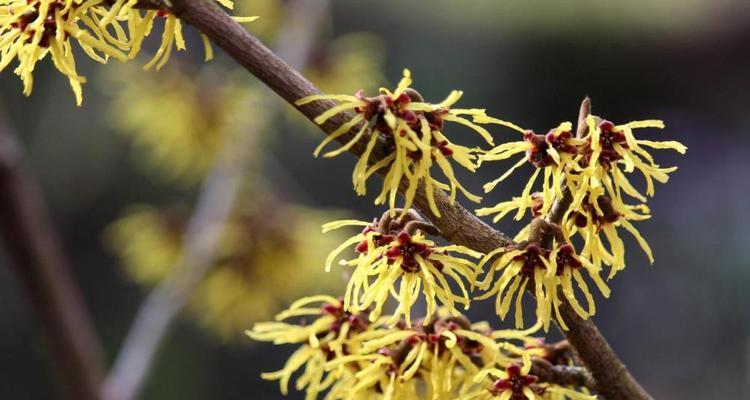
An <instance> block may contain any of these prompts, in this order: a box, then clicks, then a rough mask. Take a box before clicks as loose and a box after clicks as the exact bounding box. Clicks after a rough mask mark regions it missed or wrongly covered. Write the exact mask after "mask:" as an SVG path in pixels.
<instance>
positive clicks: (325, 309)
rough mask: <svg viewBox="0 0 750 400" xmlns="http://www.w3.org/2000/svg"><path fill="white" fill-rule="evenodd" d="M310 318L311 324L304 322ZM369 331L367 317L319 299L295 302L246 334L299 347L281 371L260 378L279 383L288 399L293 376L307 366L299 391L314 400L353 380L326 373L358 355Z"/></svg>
mask: <svg viewBox="0 0 750 400" xmlns="http://www.w3.org/2000/svg"><path fill="white" fill-rule="evenodd" d="M316 304H317V306H315V305H316ZM307 318H309V319H311V321H309V322H305V320H304V319H307ZM288 319H297V322H285V320H288ZM370 328H371V327H370V323H369V322H368V320H367V315H366V313H365V314H352V313H349V312H347V311H345V310H344V308H343V302H342V301H341V300H340V299H337V298H335V297H333V296H327V295H318V296H310V297H305V298H302V299H300V300H298V301H296V302H294V303H293V304H292V305H291V306H290V307H289V308H288V309H287V310H285V311H283V312H281V313H279V314H278V315H277V316H276V321H274V322H261V323H256V324H255V325H254V326H253V328H252V329H250V330H248V331H246V332H245V333H246V334H247V335H248V336H249V337H250V338H251V339H254V340H258V341H263V342H272V343H274V344H277V345H278V344H299V345H300V347H299V348H298V349H297V350H296V351H295V352H294V353H293V354H292V355H291V356H290V357H289V359H288V360H287V362H286V365H285V366H284V367H283V368H282V369H281V370H279V371H276V372H268V373H264V374H261V377H262V378H263V379H266V380H278V381H279V386H280V390H281V393H282V394H284V395H286V394H288V392H289V381H290V380H291V378H292V375H293V374H295V372H296V371H297V370H299V369H300V368H302V367H303V366H304V367H305V368H304V371H303V373H302V375H300V376H299V377H298V378H297V384H296V387H297V389H298V390H303V389H304V390H305V391H306V392H307V396H308V398H311V399H315V398H317V396H318V394H319V393H321V392H324V391H326V390H330V391H338V390H339V389H338V387H339V386H342V385H343V386H345V385H346V384H347V383H348V382H349V381H350V380H352V379H353V372H352V371H349V370H346V369H344V368H339V369H335V370H326V368H325V366H326V363H327V362H328V361H330V360H333V359H335V358H340V357H344V356H345V355H346V354H348V353H349V352H350V351H355V350H356V349H357V348H358V347H359V346H360V345H361V342H362V340H361V339H360V336H361V335H362V334H363V333H364V332H366V331H368V330H369V329H370ZM380 329H381V330H382V329H385V328H383V327H381V328H380Z"/></svg>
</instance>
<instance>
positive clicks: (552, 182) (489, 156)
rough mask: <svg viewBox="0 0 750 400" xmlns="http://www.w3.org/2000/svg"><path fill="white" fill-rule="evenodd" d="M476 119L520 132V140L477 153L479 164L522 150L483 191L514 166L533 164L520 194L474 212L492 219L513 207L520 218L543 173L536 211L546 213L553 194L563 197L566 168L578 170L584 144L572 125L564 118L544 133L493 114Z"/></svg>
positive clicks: (497, 159)
mask: <svg viewBox="0 0 750 400" xmlns="http://www.w3.org/2000/svg"><path fill="white" fill-rule="evenodd" d="M475 121H478V122H483V123H494V124H499V125H502V126H506V127H509V128H511V129H514V130H516V131H517V132H519V133H520V134H521V135H522V140H520V141H515V142H508V143H503V144H501V145H499V146H497V147H495V148H493V149H491V150H489V151H487V152H485V153H484V154H482V155H480V156H479V164H481V163H483V162H486V161H502V160H506V159H509V158H511V157H513V156H516V155H518V154H521V155H522V156H521V158H520V159H519V160H518V161H517V162H516V164H514V165H513V166H512V167H511V168H510V169H509V170H508V171H506V172H505V173H504V174H502V175H501V176H500V177H499V178H497V179H495V180H494V181H492V182H489V183H487V184H485V185H484V191H485V193H488V192H490V191H492V190H493V189H494V188H495V187H496V186H497V185H498V184H499V183H501V182H502V181H504V180H505V179H506V178H508V177H509V176H510V175H511V174H512V173H513V172H514V171H515V170H516V169H518V168H520V167H521V166H523V165H524V164H531V165H532V166H534V167H535V170H534V172H533V174H532V175H531V178H529V180H528V181H527V183H526V185H525V186H524V188H523V191H522V193H521V195H520V196H519V197H514V198H513V199H511V200H509V201H505V202H501V203H498V204H497V205H495V206H493V207H486V208H480V209H478V210H476V213H477V215H479V216H485V215H493V214H494V215H495V218H494V221H495V222H497V221H499V220H500V219H501V218H502V217H504V216H505V215H507V214H508V213H511V212H513V211H516V214H515V216H514V219H516V220H520V219H521V218H522V217H523V216H524V214H525V212H526V210H527V209H530V208H532V209H533V208H534V207H535V205H536V204H537V203H536V199H534V198H532V196H531V195H532V190H533V188H534V186H535V184H536V183H537V180H538V178H539V175H540V173H541V174H542V181H541V183H542V190H541V192H538V193H539V195H540V196H541V204H542V205H543V207H542V209H540V210H536V212H539V213H543V214H546V213H547V212H548V211H549V207H550V206H551V205H552V203H553V199H554V197H555V196H557V197H558V198H559V197H562V189H561V188H562V187H563V186H564V185H568V184H569V183H568V180H567V178H566V177H567V175H566V173H567V172H570V171H581V170H582V169H581V167H580V166H579V165H578V159H579V158H580V157H579V155H578V151H579V148H580V147H581V146H582V145H583V144H584V142H583V141H582V140H580V139H576V138H575V137H574V134H573V130H572V129H573V125H572V124H571V123H570V122H563V123H561V124H560V125H559V126H557V127H556V128H553V129H551V130H550V131H549V132H548V133H547V134H545V135H540V134H536V133H534V131H531V130H524V129H522V128H520V127H518V126H517V125H515V124H512V123H510V122H507V121H502V120H498V119H496V118H492V117H486V116H477V117H475Z"/></svg>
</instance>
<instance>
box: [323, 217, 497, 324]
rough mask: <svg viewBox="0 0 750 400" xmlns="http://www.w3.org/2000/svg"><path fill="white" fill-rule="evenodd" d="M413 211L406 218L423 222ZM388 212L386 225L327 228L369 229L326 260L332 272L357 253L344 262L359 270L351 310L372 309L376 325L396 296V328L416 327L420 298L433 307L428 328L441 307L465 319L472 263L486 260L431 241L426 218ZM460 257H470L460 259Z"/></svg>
mask: <svg viewBox="0 0 750 400" xmlns="http://www.w3.org/2000/svg"><path fill="white" fill-rule="evenodd" d="M414 214H415V213H414V212H412V213H411V214H409V213H407V214H406V216H407V217H410V218H418V217H416V216H415V215H414ZM388 215H389V212H386V214H385V215H384V217H383V218H381V220H380V221H375V222H372V223H370V222H364V221H356V220H344V221H335V222H332V223H329V224H326V225H324V226H323V231H324V232H327V231H330V230H333V229H337V228H340V227H343V226H352V225H354V226H357V225H358V226H364V229H363V231H362V232H361V233H359V234H357V235H355V236H353V237H351V238H350V239H349V240H347V241H346V242H344V243H342V244H341V245H340V246H339V247H338V248H336V249H334V250H333V251H332V252H331V253H330V255H329V256H328V259H327V260H326V270H327V271H330V269H331V267H332V264H333V263H334V261H335V260H336V259H337V258H338V257H340V256H341V254H342V253H343V252H344V251H346V250H347V249H351V248H354V249H355V251H356V253H357V256H356V257H354V258H350V259H344V260H341V261H340V262H339V264H340V265H342V266H348V267H353V268H354V269H353V271H352V275H351V277H350V278H349V283H348V285H347V290H346V295H345V296H344V305H345V308H346V309H347V310H349V311H351V312H354V313H357V312H360V311H361V310H364V309H371V313H370V320H371V321H375V320H376V319H377V318H378V317H379V316H380V315H381V313H382V311H383V307H384V305H385V303H386V301H387V300H388V299H389V298H391V297H393V298H394V299H395V300H397V301H398V306H397V308H396V310H395V311H394V313H393V315H392V317H391V318H390V319H389V320H388V324H389V325H391V326H392V325H395V324H396V323H397V322H398V321H399V318H400V317H402V316H403V317H404V319H405V321H406V324H407V325H408V326H411V308H412V306H413V305H414V304H415V303H416V301H417V300H418V298H419V297H420V296H419V294H420V292H421V293H422V296H423V297H424V299H425V301H426V303H427V308H426V315H425V316H424V320H423V323H425V324H426V323H429V322H430V320H431V318H432V316H433V315H434V314H435V313H436V310H437V308H438V305H442V306H443V307H445V308H446V309H448V310H450V312H452V313H453V314H454V315H459V314H460V312H459V310H458V307H459V306H463V308H464V309H467V308H468V307H469V303H470V296H469V291H468V288H467V286H469V285H472V284H473V283H474V281H473V279H474V270H475V269H476V268H477V265H476V264H475V263H474V262H473V261H471V260H470V259H471V258H480V257H481V256H482V255H481V254H480V253H477V252H475V251H473V250H470V249H468V248H466V247H463V246H456V245H450V246H438V245H437V244H436V243H435V242H433V241H432V240H429V239H427V237H426V233H427V232H434V231H435V230H436V228H434V227H433V226H431V225H429V224H427V223H425V222H423V221H421V220H420V219H411V220H408V219H407V218H400V219H395V220H393V219H391V218H389V217H388ZM458 255H461V256H464V257H466V258H464V257H459V256H458Z"/></svg>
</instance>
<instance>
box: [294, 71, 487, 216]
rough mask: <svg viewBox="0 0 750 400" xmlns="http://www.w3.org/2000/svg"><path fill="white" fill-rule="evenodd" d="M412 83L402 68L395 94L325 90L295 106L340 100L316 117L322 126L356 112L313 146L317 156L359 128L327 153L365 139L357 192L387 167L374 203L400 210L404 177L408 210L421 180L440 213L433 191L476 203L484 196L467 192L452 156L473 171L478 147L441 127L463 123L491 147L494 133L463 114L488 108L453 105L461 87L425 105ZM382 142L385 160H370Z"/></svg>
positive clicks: (355, 174) (355, 176) (356, 179)
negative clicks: (439, 174)
mask: <svg viewBox="0 0 750 400" xmlns="http://www.w3.org/2000/svg"><path fill="white" fill-rule="evenodd" d="M411 84H412V79H411V73H410V72H409V70H404V77H403V79H401V81H400V82H399V84H398V86H397V87H396V90H395V91H394V92H391V91H390V90H388V89H384V88H381V89H380V93H381V94H380V95H379V96H376V97H365V96H364V95H363V93H362V92H361V91H360V92H357V94H355V95H353V96H352V95H326V94H321V95H313V96H308V97H305V98H303V99H300V100H297V102H296V104H297V105H304V104H307V103H311V102H313V101H317V100H335V101H338V102H340V103H341V104H339V105H338V106H336V107H333V108H331V109H330V110H328V111H326V112H324V113H323V114H321V115H319V116H318V117H317V118H316V119H315V122H316V123H318V124H323V123H325V122H326V121H328V120H329V119H330V118H331V117H333V116H335V115H337V114H340V113H343V112H347V111H349V110H353V111H355V112H356V113H357V115H356V116H354V118H353V119H352V120H351V121H350V122H347V123H345V124H343V125H341V126H340V127H339V128H338V129H337V130H336V131H334V132H333V133H331V134H330V135H328V137H326V139H325V140H323V142H322V143H321V144H320V146H318V148H317V149H315V153H314V154H315V155H316V156H317V155H318V154H319V153H320V152H321V150H322V149H323V147H325V145H326V144H328V143H330V142H331V141H333V140H335V139H336V138H338V137H340V136H342V135H344V134H346V133H347V132H348V131H349V130H350V129H352V128H354V127H357V126H360V128H359V131H358V132H357V133H356V134H355V135H354V137H353V138H352V139H351V140H350V141H349V142H347V143H346V144H345V145H344V146H342V147H341V148H339V149H337V150H334V151H330V152H328V153H325V154H324V155H323V156H324V157H334V156H336V155H339V154H341V153H343V152H345V151H347V150H348V149H350V148H351V147H352V146H353V145H354V144H355V143H357V142H358V141H359V140H360V139H362V138H367V146H366V149H365V151H364V153H363V154H362V156H361V157H360V159H359V161H358V162H357V165H356V166H355V168H354V172H353V174H352V181H353V184H354V189H355V191H356V192H357V194H359V195H364V194H365V191H366V181H367V179H368V178H369V177H370V176H371V175H372V174H374V173H375V172H376V171H378V170H380V169H383V168H387V169H388V172H387V173H386V176H385V178H384V183H383V188H382V190H381V191H380V194H379V195H378V196H377V198H376V199H375V204H384V203H385V202H386V201H387V202H388V204H389V206H390V209H391V211H392V212H393V210H394V209H395V208H396V196H397V194H398V186H399V184H400V182H401V181H402V179H406V180H407V182H408V188H407V190H406V193H405V195H404V207H403V209H404V210H407V209H409V207H411V205H412V202H413V200H414V196H415V193H416V190H417V187H418V185H419V184H420V183H424V185H425V192H426V195H427V200H428V202H429V205H430V209H431V210H432V212H433V213H434V214H435V215H437V216H439V215H440V213H439V211H438V210H437V206H436V205H435V201H434V190H435V189H445V190H447V189H450V198H451V202H453V201H455V197H456V192H457V191H459V190H460V191H461V192H462V193H463V194H464V195H465V196H466V197H467V198H468V199H470V200H472V201H475V202H478V201H479V200H480V197H478V196H475V195H473V194H471V193H469V192H468V191H467V190H466V189H465V188H464V187H463V186H462V185H461V184H460V183H459V182H458V180H457V179H456V177H455V175H454V172H453V167H452V165H451V163H450V161H449V159H452V160H454V161H455V162H457V163H458V164H459V165H461V166H462V167H464V168H466V169H468V170H469V171H472V172H473V171H474V170H475V165H474V161H473V160H474V159H475V153H476V152H478V151H479V150H478V149H473V148H468V147H464V146H460V145H457V144H454V143H453V142H451V141H450V140H449V139H448V138H447V137H446V135H445V134H444V132H443V130H444V122H445V121H450V122H455V123H458V124H462V125H465V126H468V127H469V128H471V129H473V130H474V131H476V132H477V133H479V134H480V135H481V136H482V137H483V138H484V139H485V140H486V141H487V143H489V144H490V145H492V144H493V140H492V136H491V135H490V133H489V132H488V131H487V130H486V129H485V128H483V127H481V126H480V125H478V124H476V123H474V122H472V121H469V120H468V119H466V118H464V117H463V116H464V115H471V116H479V115H484V110H482V109H452V108H450V107H451V106H452V105H453V104H455V103H456V102H457V101H458V100H459V99H460V98H461V96H462V95H463V92H461V91H458V90H454V91H452V92H451V93H450V95H448V97H447V98H446V99H445V100H443V101H442V102H440V103H438V104H430V103H426V102H424V101H423V99H422V97H421V95H419V93H417V92H416V91H415V90H413V89H411ZM369 125H372V129H368V127H369ZM378 143H380V144H381V146H382V147H384V148H385V149H386V155H385V156H384V157H383V158H382V159H379V160H371V159H370V158H371V154H373V150H374V149H375V146H376V145H377V144H378ZM433 163H435V164H437V165H438V167H439V168H440V170H441V171H442V173H443V174H444V175H445V177H446V178H447V179H448V183H447V184H445V183H442V182H440V181H438V180H436V179H435V178H433V177H432V174H431V172H430V170H431V168H432V165H433Z"/></svg>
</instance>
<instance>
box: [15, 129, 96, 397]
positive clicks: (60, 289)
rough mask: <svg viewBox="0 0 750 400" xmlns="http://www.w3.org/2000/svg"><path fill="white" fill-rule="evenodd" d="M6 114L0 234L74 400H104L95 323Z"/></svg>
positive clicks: (64, 382)
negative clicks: (72, 274) (24, 163)
mask: <svg viewBox="0 0 750 400" xmlns="http://www.w3.org/2000/svg"><path fill="white" fill-rule="evenodd" d="M3 117H4V116H3V115H0V231H2V234H3V237H4V239H5V245H6V247H7V249H8V253H9V255H10V258H11V261H12V262H11V263H10V265H11V267H12V268H13V270H14V272H15V273H16V275H17V276H18V279H19V280H20V281H21V283H22V284H23V286H24V290H25V291H26V295H27V297H28V298H29V300H30V302H31V305H32V306H33V308H34V311H35V312H36V313H37V314H38V318H39V319H40V321H41V325H42V328H43V332H44V337H45V339H46V341H47V345H48V346H49V348H50V351H51V353H52V358H53V360H54V363H55V366H56V368H55V371H56V372H57V373H58V374H59V375H60V379H61V381H62V382H61V383H62V384H63V386H64V391H65V392H66V394H67V397H68V398H70V399H71V400H79V399H83V400H98V399H101V394H100V388H101V382H102V380H103V376H104V369H103V366H102V358H101V352H100V348H99V342H98V338H97V336H96V333H95V331H94V327H93V323H92V321H91V319H90V317H89V315H88V313H87V311H86V308H85V306H84V304H83V301H82V299H81V295H80V293H79V291H78V288H77V287H76V284H75V282H74V281H73V278H72V276H71V274H70V268H69V267H68V262H67V260H66V257H65V254H64V253H63V248H62V245H61V243H60V239H59V237H58V235H57V232H55V229H54V227H53V224H52V222H51V221H50V217H49V212H48V211H47V209H46V207H45V205H44V201H43V198H42V194H41V192H40V190H39V187H38V186H37V184H36V182H35V181H34V179H33V178H32V176H31V175H30V174H29V173H28V172H27V171H26V170H25V168H24V167H23V166H22V158H23V157H22V152H21V148H20V147H19V146H18V144H17V143H16V141H15V140H14V138H13V136H12V134H11V130H10V127H9V126H8V125H7V123H6V121H5V119H4V118H3Z"/></svg>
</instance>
